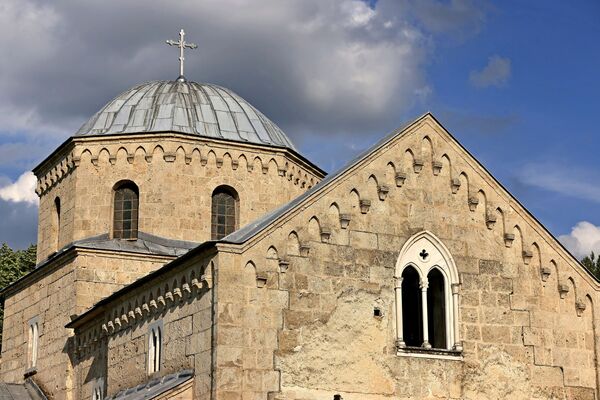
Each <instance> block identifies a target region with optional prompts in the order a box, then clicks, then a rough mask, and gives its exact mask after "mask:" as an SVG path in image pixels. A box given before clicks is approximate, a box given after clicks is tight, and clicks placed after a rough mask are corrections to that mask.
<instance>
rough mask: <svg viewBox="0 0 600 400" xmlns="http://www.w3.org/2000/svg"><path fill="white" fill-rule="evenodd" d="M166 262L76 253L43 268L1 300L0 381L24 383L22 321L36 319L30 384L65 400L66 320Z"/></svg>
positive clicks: (68, 382) (68, 370) (69, 385)
mask: <svg viewBox="0 0 600 400" xmlns="http://www.w3.org/2000/svg"><path fill="white" fill-rule="evenodd" d="M171 259H172V257H153V256H148V255H143V256H140V255H135V254H106V253H104V252H100V251H90V250H83V249H77V250H73V251H72V252H69V253H67V254H65V255H64V256H63V257H61V258H59V259H57V260H56V261H55V262H54V263H53V264H51V265H46V266H44V267H43V268H42V270H39V271H37V275H36V276H35V277H34V276H32V277H31V279H30V281H29V282H27V285H24V287H23V288H21V289H20V290H18V291H16V293H14V294H12V293H11V294H9V296H8V297H7V298H6V300H5V314H4V334H3V338H2V364H1V365H0V367H1V376H2V379H4V380H6V381H8V382H22V381H23V377H24V373H25V370H26V367H27V359H28V354H27V341H28V325H27V322H28V321H29V320H30V319H31V318H33V317H36V316H37V317H38V318H39V323H40V327H39V332H40V336H39V350H38V362H37V374H36V375H35V380H36V382H37V383H38V384H39V385H40V387H42V389H43V390H44V391H45V393H47V394H49V395H52V396H53V397H55V398H64V396H65V395H66V393H70V392H71V390H73V388H74V386H73V380H72V373H73V367H72V362H71V361H72V360H71V358H70V356H71V354H70V351H71V350H72V346H73V344H72V340H73V339H72V332H71V331H70V330H68V329H66V328H65V325H66V324H67V323H68V322H69V321H70V316H71V315H77V314H79V313H81V312H83V311H85V310H87V309H89V308H90V307H91V306H92V305H93V304H94V303H96V302H97V301H99V300H100V299H102V298H104V297H106V296H108V295H110V294H111V293H113V292H114V291H116V290H118V289H120V288H122V287H123V286H124V285H126V284H128V283H130V282H132V281H134V280H136V279H138V278H140V277H142V276H145V275H147V274H148V273H149V272H151V271H153V270H155V269H156V268H158V267H159V266H161V265H163V264H164V263H165V262H166V261H168V260H171ZM90 394H91V390H90Z"/></svg>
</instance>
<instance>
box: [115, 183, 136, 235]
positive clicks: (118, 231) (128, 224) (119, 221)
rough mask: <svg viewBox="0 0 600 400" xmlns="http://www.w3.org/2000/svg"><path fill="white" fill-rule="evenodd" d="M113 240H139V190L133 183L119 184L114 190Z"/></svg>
mask: <svg viewBox="0 0 600 400" xmlns="http://www.w3.org/2000/svg"><path fill="white" fill-rule="evenodd" d="M113 209H114V217H113V238H115V239H137V236H138V213H139V190H138V187H137V185H136V184H135V183H133V182H131V181H123V182H119V183H118V184H117V185H115V189H114V205H113Z"/></svg>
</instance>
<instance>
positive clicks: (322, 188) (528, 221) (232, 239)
mask: <svg viewBox="0 0 600 400" xmlns="http://www.w3.org/2000/svg"><path fill="white" fill-rule="evenodd" d="M423 124H429V125H430V126H431V127H433V128H437V129H433V130H434V131H437V132H438V133H440V134H441V135H442V136H445V139H446V142H447V143H448V145H449V146H450V147H454V150H455V151H456V152H458V153H459V154H460V155H461V156H462V157H463V158H464V161H466V164H468V165H469V166H470V167H471V169H472V170H473V171H474V172H476V173H478V174H479V180H481V181H483V182H485V183H486V184H487V185H488V186H490V187H491V188H493V190H494V191H495V192H496V195H497V197H500V198H502V203H504V207H503V208H504V211H505V212H507V211H509V210H508V209H510V210H511V211H513V212H514V214H515V215H516V216H517V219H520V221H518V222H515V221H511V224H512V223H513V222H515V224H514V227H513V226H509V227H507V230H511V231H512V229H513V228H516V229H518V231H519V232H520V234H521V235H523V232H522V230H523V228H525V225H527V228H528V230H532V231H533V232H534V233H535V235H537V236H538V237H536V238H531V237H527V238H525V237H521V240H522V247H523V257H524V258H527V257H530V253H531V250H530V248H531V247H532V246H538V251H539V245H538V242H540V241H545V242H546V243H548V244H550V245H551V246H552V247H553V248H555V249H556V250H557V252H558V253H559V254H558V255H557V257H558V258H562V259H563V261H565V262H566V263H567V264H569V265H571V266H572V267H573V268H574V269H575V270H576V271H577V272H578V274H579V275H580V276H582V277H583V278H584V279H585V280H586V281H588V282H589V283H590V284H592V286H593V287H595V288H596V289H598V288H599V287H600V285H598V281H597V279H596V278H595V277H594V276H593V275H591V274H590V273H589V271H587V270H586V269H585V268H584V267H583V266H582V265H581V264H580V263H579V261H578V260H577V259H576V258H575V257H574V256H573V255H572V254H571V253H570V252H569V251H568V250H567V249H566V248H565V247H564V246H563V245H562V243H560V242H559V241H558V240H557V239H556V238H555V237H554V235H553V234H552V233H550V231H548V230H547V229H546V227H545V226H544V225H543V224H542V223H541V222H540V221H538V220H537V219H536V218H535V217H534V216H533V214H532V213H531V212H529V211H528V210H527V209H526V208H525V207H524V206H523V205H522V204H521V203H520V202H519V201H518V200H517V199H516V198H515V197H514V196H513V195H512V194H511V193H510V192H509V191H508V190H507V189H506V188H505V187H504V186H503V185H502V184H501V183H500V182H499V181H498V180H497V179H496V178H495V177H494V176H493V175H492V174H491V173H490V172H489V171H488V170H487V169H486V168H485V167H484V166H483V165H482V164H481V163H480V162H479V161H478V160H477V159H476V158H475V157H474V156H473V155H472V154H471V153H470V152H469V151H468V150H467V149H465V148H464V146H462V145H461V144H460V142H458V141H457V140H456V138H454V137H453V136H452V134H450V132H448V130H447V129H446V128H445V127H444V126H443V125H442V124H441V123H440V122H439V121H438V120H437V119H436V118H435V117H434V116H433V115H432V114H431V113H426V114H424V115H422V116H420V117H418V118H417V119H415V120H414V121H413V122H411V123H409V124H407V125H405V126H404V127H402V128H400V129H397V130H395V131H394V132H392V133H391V134H389V135H387V136H386V137H384V138H383V139H381V140H380V141H379V142H377V143H376V144H375V145H373V146H372V147H371V148H369V149H368V150H366V151H364V152H363V153H361V154H360V155H359V156H357V157H356V158H355V159H353V160H352V161H350V162H349V163H348V164H346V165H345V166H344V167H342V168H341V169H339V170H338V171H337V172H335V173H333V174H331V175H328V176H327V177H326V178H325V179H324V180H323V181H321V182H320V183H319V184H318V185H316V186H315V187H313V188H312V189H310V190H309V191H307V192H305V193H304V194H302V195H301V196H299V197H297V198H296V199H294V200H292V201H291V202H289V203H287V204H286V205H284V206H282V207H280V208H279V209H276V210H275V211H272V212H271V213H269V214H267V215H265V216H264V217H263V218H261V219H259V220H256V221H255V222H253V223H250V224H248V225H246V226H244V227H243V228H241V229H239V230H238V231H236V232H234V233H232V234H231V235H229V236H227V237H225V238H224V239H222V241H221V242H225V243H232V244H243V245H244V246H248V245H251V243H253V242H255V241H256V240H259V239H260V238H262V237H263V236H264V235H266V234H268V232H270V231H272V230H273V229H275V228H276V227H278V226H280V225H282V224H283V223H284V222H285V221H286V220H288V219H289V218H291V217H292V216H293V215H295V214H296V213H298V212H299V211H300V210H302V209H304V208H305V207H306V206H307V205H308V204H309V203H311V202H312V201H314V200H316V199H318V198H321V197H322V196H324V195H326V193H327V192H329V191H330V188H331V187H332V186H335V185H336V183H337V182H339V181H341V180H344V179H345V178H347V177H348V175H349V174H352V173H353V172H354V171H355V170H357V169H358V168H360V167H361V166H363V165H366V164H368V162H369V160H371V159H373V158H374V157H376V156H377V154H379V153H380V152H381V151H382V150H384V149H385V148H386V147H388V146H390V145H392V144H393V143H395V142H396V141H398V140H400V139H401V138H403V137H405V136H406V135H409V134H410V133H413V132H414V131H416V129H417V128H418V127H420V126H422V125H423ZM435 156H436V157H439V156H440V154H435ZM434 161H439V160H434ZM473 171H469V173H472V172H473ZM459 175H461V173H460V172H459V173H458V174H457V176H459ZM482 189H483V188H481V189H477V190H478V191H482ZM468 190H469V196H470V194H471V189H468ZM488 190H489V189H488ZM473 192H474V193H477V191H475V190H473ZM469 201H471V200H469ZM475 201H476V200H473V202H475ZM500 209H501V207H498V208H497V209H494V210H493V211H494V212H496V210H500ZM494 218H495V217H494ZM492 219H493V218H492V217H490V221H491V220H492ZM513 219H514V218H513ZM494 221H495V220H494ZM521 225H523V226H521ZM511 235H512V233H511V232H508V231H507V232H506V234H505V236H507V237H506V239H507V240H510V239H511Z"/></svg>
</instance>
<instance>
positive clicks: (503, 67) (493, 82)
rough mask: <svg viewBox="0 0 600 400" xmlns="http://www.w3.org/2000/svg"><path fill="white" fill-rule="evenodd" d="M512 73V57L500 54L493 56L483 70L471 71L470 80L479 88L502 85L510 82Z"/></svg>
mask: <svg viewBox="0 0 600 400" xmlns="http://www.w3.org/2000/svg"><path fill="white" fill-rule="evenodd" d="M510 74H511V63H510V59H508V58H504V57H500V56H498V55H494V56H491V57H490V58H489V60H488V63H487V65H486V66H485V67H484V68H483V69H482V70H481V71H471V73H470V75H469V81H470V82H471V84H472V85H473V86H475V87H478V88H486V87H490V86H496V87H501V86H504V85H505V84H506V82H508V79H509V78H510Z"/></svg>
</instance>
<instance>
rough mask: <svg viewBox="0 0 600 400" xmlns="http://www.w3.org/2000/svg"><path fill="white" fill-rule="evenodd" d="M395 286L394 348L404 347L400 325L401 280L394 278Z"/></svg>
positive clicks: (402, 331)
mask: <svg viewBox="0 0 600 400" xmlns="http://www.w3.org/2000/svg"><path fill="white" fill-rule="evenodd" d="M395 279H396V286H395V287H394V293H395V295H396V332H397V333H396V348H401V347H405V346H406V343H404V326H403V325H402V318H403V317H402V280H403V278H402V277H401V276H400V277H395Z"/></svg>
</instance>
